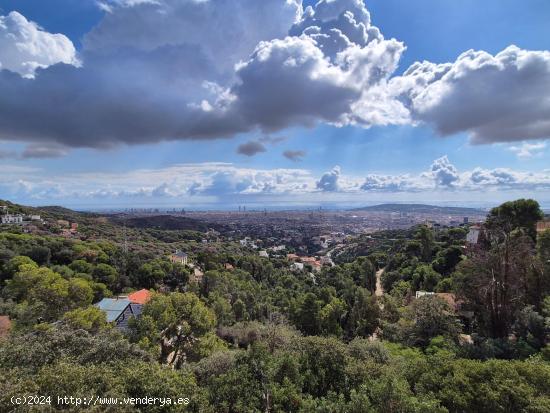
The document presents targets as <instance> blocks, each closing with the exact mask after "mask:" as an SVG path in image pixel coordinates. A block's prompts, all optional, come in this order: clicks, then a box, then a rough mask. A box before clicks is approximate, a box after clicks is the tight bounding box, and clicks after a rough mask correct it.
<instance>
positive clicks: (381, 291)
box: [374, 268, 384, 297]
mask: <svg viewBox="0 0 550 413" xmlns="http://www.w3.org/2000/svg"><path fill="white" fill-rule="evenodd" d="M382 274H384V268H381V269H379V270H378V271H376V290H375V291H374V295H376V296H377V297H382V296H383V295H384V289H383V288H382Z"/></svg>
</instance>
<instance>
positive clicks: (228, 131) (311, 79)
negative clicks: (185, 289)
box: [0, 0, 550, 208]
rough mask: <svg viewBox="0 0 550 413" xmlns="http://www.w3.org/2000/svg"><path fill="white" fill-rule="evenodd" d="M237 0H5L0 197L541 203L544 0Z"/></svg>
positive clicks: (103, 202)
mask: <svg viewBox="0 0 550 413" xmlns="http://www.w3.org/2000/svg"><path fill="white" fill-rule="evenodd" d="M235 1H236V2H231V1H228V0H209V1H207V2H204V3H209V4H208V5H200V4H198V3H196V2H194V1H193V0H188V1H175V0H158V1H155V2H153V4H151V2H150V1H147V0H145V1H143V0H141V1H136V0H105V1H102V2H99V1H92V0H82V1H74V0H50V1H48V2H44V1H39V0H26V1H20V0H17V1H16V0H0V16H4V20H0V67H1V68H3V69H4V70H3V71H1V72H0V73H1V74H2V76H3V78H2V79H0V90H2V89H3V88H4V89H6V91H7V92H3V93H4V95H5V97H4V98H0V107H2V108H6V109H5V110H3V111H4V114H2V113H0V163H1V164H2V165H4V169H5V170H6V171H8V173H7V175H6V174H4V177H3V178H0V198H7V199H11V200H14V201H17V202H22V203H29V204H52V203H55V204H63V205H68V206H77V207H91V208H94V207H99V206H132V205H133V204H136V203H137V204H139V205H154V206H158V205H161V206H162V205H167V206H180V205H181V206H190V207H193V206H196V207H199V206H200V207H205V206H208V207H216V206H217V207H223V206H226V205H228V204H231V205H233V204H239V203H251V204H262V203H264V204H266V205H275V204H276V205H281V204H284V205H286V204H288V205H301V204H307V205H318V204H326V205H338V206H346V205H356V204H361V203H373V202H384V201H395V200H398V201H400V202H401V201H403V202H404V201H407V200H411V201H413V202H421V201H422V202H423V201H430V202H437V203H445V202H447V203H452V204H465V205H466V204H468V205H469V204H476V203H477V204H479V205H491V204H493V203H495V202H500V201H502V200H506V199H512V198H514V197H518V196H529V197H535V198H537V199H539V201H540V202H541V203H542V204H544V205H546V206H550V169H549V168H550V162H549V159H550V145H548V144H547V138H548V137H549V136H550V126H549V125H548V121H547V119H548V118H549V114H550V96H549V92H548V91H549V90H550V57H549V56H550V53H549V52H547V51H548V50H550V25H548V24H547V22H548V19H549V18H550V3H549V2H548V1H545V0H528V1H519V0H518V1H516V0H489V1H484V2H482V3H481V4H480V2H479V1H474V0H462V1H441V0H417V1H403V0H372V1H370V2H367V3H366V5H365V4H363V2H362V0H323V1H321V2H320V4H319V5H317V6H316V5H315V2H312V1H305V2H304V4H303V5H299V4H295V3H293V4H292V6H289V5H288V4H285V0H266V2H265V4H262V5H261V6H258V4H257V3H256V4H254V2H253V1H252V0H235ZM293 1H294V0H293ZM237 3H238V5H237ZM288 3H290V2H288ZM296 3H298V2H296ZM323 3H324V4H323ZM237 6H238V7H237ZM307 6H311V7H312V9H311V12H310V13H311V14H310V15H308V11H307V9H306V7H307ZM13 11H16V12H17V13H18V15H17V16H16V15H14V14H13V13H11V12H13ZM10 13H11V14H10ZM232 13H233V14H232ZM267 13H269V15H270V16H271V19H270V21H269V24H266V23H265V22H264V23H262V22H263V20H262V19H263V18H265V16H262V15H265V14H267ZM344 13H347V14H346V16H352V20H351V21H352V22H353V23H354V24H356V25H357V26H353V27H352V28H351V29H350V28H349V27H350V26H349V25H342V16H343V15H344ZM369 13H370V21H369ZM224 14H225V15H227V19H226V20H227V21H224V20H223V17H220V15H222V16H223V15H224ZM186 15H187V16H188V15H195V16H198V17H196V18H195V20H197V21H196V22H194V21H191V20H190V19H189V18H188V17H185V16H186ZM19 16H20V17H19ZM136 16H137V17H136ZM158 16H162V17H158ZM186 19H187V20H186ZM200 19H203V21H200ZM220 19H221V20H220ZM232 21H233V22H234V21H238V22H240V25H241V27H240V28H239V29H235V28H232V27H231V22H232ZM2 22H4V29H1V27H2ZM136 22H138V23H141V26H138V23H136ZM199 24H201V26H200V27H199V26H198V25H199ZM134 25H135V26H136V27H134ZM172 25H173V26H172ZM193 25H197V27H195V26H193ZM226 25H227V27H226ZM172 27H174V29H172ZM180 27H184V28H183V29H180ZM203 27H207V29H204V28H203ZM306 27H307V29H306ZM312 27H321V28H320V29H319V33H315V34H311V33H312ZM371 28H378V29H379V32H381V33H382V35H377V34H376V32H375V31H370V30H371ZM335 29H336V30H337V31H338V33H340V35H341V36H340V37H339V39H338V41H340V40H341V39H345V41H344V43H342V44H345V45H344V46H342V45H341V44H339V46H338V47H340V48H339V49H338V50H337V51H338V53H340V55H341V56H346V58H347V59H348V60H347V61H344V60H343V59H340V60H338V59H339V58H338V57H337V55H336V54H335V53H333V52H332V51H331V49H329V47H332V46H330V44H329V42H328V41H327V40H326V39H327V38H328V34H327V33H334V32H335ZM2 30H3V31H2ZM315 30H316V29H315ZM346 30H349V32H347V31H346ZM29 33H31V35H29ZM55 33H60V34H62V35H64V38H62V39H60V38H59V37H54V36H53V34H55ZM357 33H361V35H364V39H363V38H360V39H359V40H355V39H356V37H354V36H357ZM289 34H290V36H291V37H286V36H288V35H289ZM18 36H19V37H18ZM316 36H317V37H316ZM62 37H63V36H62ZM13 38H19V43H17V44H18V45H20V44H21V43H22V42H23V43H25V42H27V43H28V47H27V48H26V49H25V48H24V50H23V51H21V48H20V47H16V46H14V44H11V43H10V41H11V40H10V39H13ZM21 39H22V40H21ZM220 39H221V40H220ZM391 39H396V41H392V40H391ZM225 40H227V41H225ZM332 40H333V39H331V41H332ZM262 41H263V43H260V42H262ZM325 41H327V43H326V45H325V44H324V43H323V42H325ZM398 42H401V43H398ZM511 45H515V46H517V48H515V49H514V48H510V46H511ZM256 48H259V49H262V50H263V52H265V54H264V55H262V54H261V53H257V54H254V53H253V52H254V49H256ZM259 49H258V50H259ZM470 49H474V50H476V51H481V52H483V54H475V55H474V54H472V55H462V54H463V53H464V52H466V51H468V50H470ZM2 50H4V51H2ZM28 50H34V52H33V53H31V55H29V53H30V52H28ZM121 51H122V52H121ZM461 55H462V57H461V58H459V56H461ZM121 56H122V57H121ZM315 59H320V60H315ZM417 61H421V62H422V61H426V62H427V63H426V64H425V65H424V66H422V68H420V69H418V70H417V71H416V72H415V71H411V70H409V71H408V72H407V69H408V68H409V67H410V66H411V65H413V64H414V63H415V62H417ZM190 62H198V63H196V65H197V66H196V67H194V66H193V65H195V63H190ZM239 62H241V63H239ZM289 62H291V63H292V64H291V65H290V66H292V68H291V69H289ZM296 62H298V63H296ZM349 62H352V65H353V64H355V66H354V67H355V69H353V70H352V69H351V68H350V63H349ZM310 63H311V64H310ZM444 63H451V64H450V65H448V66H443V65H442V64H444ZM239 64H241V66H239V67H237V66H238V65H239ZM236 65H237V66H236ZM300 65H303V66H300ZM191 66H193V67H191ZM439 71H444V72H445V75H444V76H443V77H442V78H439V77H438V76H437V75H436V74H437V73H438V72H439ZM372 73H376V75H372ZM13 76H16V78H14V77H13ZM14 79H15V81H14ZM319 79H321V80H319ZM278 82H279V83H278ZM294 82H295V83H294ZM422 82H424V83H422ZM209 85H214V86H209ZM2 99H3V100H2ZM27 106H28V107H27ZM286 106H288V109H287V108H286ZM22 107H23V108H22ZM29 117H30V118H31V119H32V121H31V122H29ZM35 118H36V120H34V119H35ZM29 124H30V126H29ZM247 148H248V149H247ZM250 148H255V149H250ZM285 153H286V156H285V155H284V154H285ZM325 183H326V185H325Z"/></svg>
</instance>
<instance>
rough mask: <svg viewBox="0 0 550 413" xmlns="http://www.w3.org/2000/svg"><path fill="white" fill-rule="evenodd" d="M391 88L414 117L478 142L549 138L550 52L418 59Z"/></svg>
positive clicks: (446, 132) (513, 50)
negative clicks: (451, 59) (436, 61)
mask: <svg viewBox="0 0 550 413" xmlns="http://www.w3.org/2000/svg"><path fill="white" fill-rule="evenodd" d="M391 82H392V85H391V87H392V88H394V93H396V94H399V95H400V98H401V100H402V101H403V102H404V104H405V105H406V106H407V107H408V108H410V111H411V116H412V118H413V119H416V120H419V121H424V122H427V123H430V124H433V125H434V126H435V128H436V129H437V130H438V131H439V133H440V134H442V135H450V134H453V133H457V132H462V131H467V132H469V133H470V136H471V138H472V142H473V143H478V144H481V143H492V142H509V141H518V140H525V139H539V138H543V139H544V138H549V137H550V94H549V93H548V91H550V52H548V51H527V50H522V49H519V48H518V47H516V46H510V47H508V48H506V49H505V50H503V51H502V52H500V53H498V54H497V55H495V56H492V55H490V54H489V53H486V52H483V51H473V50H469V51H467V52H465V53H463V54H462V55H460V56H459V57H458V59H457V60H456V61H455V62H454V63H447V64H434V63H430V62H423V63H415V64H414V65H412V66H411V67H410V68H409V69H408V70H407V71H406V72H405V74H404V75H403V76H402V77H396V78H394V79H392V81H391Z"/></svg>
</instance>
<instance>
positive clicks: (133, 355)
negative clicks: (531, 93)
mask: <svg viewBox="0 0 550 413" xmlns="http://www.w3.org/2000/svg"><path fill="white" fill-rule="evenodd" d="M10 208H14V209H15V208H19V210H20V211H22V212H25V209H24V208H22V207H19V206H13V205H10ZM41 213H42V214H43V215H44V214H45V216H46V215H47V214H51V215H50V216H49V217H51V218H50V219H55V220H59V219H62V220H63V219H64V220H70V221H76V220H78V222H79V223H80V227H81V230H82V233H83V234H85V236H83V237H81V238H67V237H63V236H60V235H59V234H58V233H56V231H55V230H54V228H53V227H52V229H51V230H49V229H48V226H47V225H45V226H44V227H43V229H41V230H40V231H39V232H38V233H33V234H29V233H25V231H23V230H22V229H21V228H16V227H13V226H2V227H0V228H1V229H0V288H1V292H0V297H1V298H0V316H3V317H4V319H5V320H9V323H10V325H11V327H10V328H9V329H8V328H6V329H5V331H2V330H0V334H1V337H0V411H2V412H4V411H6V412H8V411H14V410H13V409H14V406H13V405H12V404H11V402H10V400H11V398H12V396H19V395H23V394H36V395H45V396H52V397H53V398H56V397H57V396H65V395H74V396H84V395H94V396H96V395H99V396H102V397H103V396H105V397H120V398H122V397H146V396H151V397H174V398H177V397H187V398H189V400H190V403H189V404H188V405H178V406H159V405H156V406H153V405H149V406H135V407H129V406H124V407H120V406H117V407H116V410H114V408H111V410H109V409H108V408H107V407H105V406H79V407H75V406H60V405H58V404H56V403H52V405H51V406H50V407H44V406H42V407H40V406H35V407H34V409H33V408H32V407H31V406H25V407H20V408H19V410H17V411H56V410H64V411H75V412H77V411H117V412H118V411H143V412H164V411H165V412H176V411H190V412H212V413H214V412H216V413H218V412H227V413H229V412H327V413H329V412H330V413H332V412H341V413H348V412H352V413H359V412H384V413H386V412H531V413H534V412H550V385H549V383H550V344H549V343H550V230H546V231H537V230H536V224H537V222H538V221H540V220H542V219H543V218H544V217H543V214H542V211H541V210H540V208H539V205H538V204H537V203H536V202H535V201H532V200H518V201H514V202H509V203H505V204H503V205H501V206H499V207H497V208H494V209H493V210H491V212H490V213H489V214H488V217H487V220H486V222H485V223H484V224H482V225H479V226H476V227H475V228H474V227H468V226H463V227H457V228H440V229H434V228H430V227H429V226H425V225H421V226H416V227H413V228H411V229H409V230H399V231H384V232H380V233H377V234H373V235H372V236H369V237H366V236H363V235H361V236H358V237H355V238H353V239H351V240H349V241H348V242H347V244H346V247H345V248H342V250H341V251H340V259H338V257H334V258H335V261H336V263H337V264H336V265H334V266H330V265H325V266H323V267H322V268H321V269H320V270H319V271H318V272H315V271H312V270H311V268H309V267H307V266H305V267H304V268H303V269H298V270H297V269H296V268H293V267H292V265H291V262H290V261H289V258H287V256H285V255H283V256H280V257H270V258H264V257H260V256H258V253H257V252H255V251H254V250H252V249H250V248H247V247H244V246H241V245H240V244H239V243H237V242H234V241H232V240H228V239H225V238H224V237H223V234H222V236H220V237H219V239H218V238H217V239H215V240H212V241H208V242H202V239H205V237H206V235H205V231H206V230H207V229H208V226H194V227H188V226H183V227H181V228H179V227H178V228H177V229H171V228H169V227H167V226H166V225H168V224H166V223H167V222H168V223H169V221H163V224H162V225H154V226H153V227H152V225H151V224H150V223H148V222H147V221H146V220H142V221H139V222H135V223H132V224H131V225H126V221H122V220H117V219H106V218H105V217H101V216H96V215H92V214H90V215H80V214H76V213H73V212H70V211H69V212H66V211H65V210H59V209H50V210H42V211H41ZM94 223H95V224H94ZM182 225H183V224H182ZM473 230H475V231H477V232H476V234H477V237H476V238H475V240H474V239H472V238H471V237H470V236H469V235H468V240H467V234H469V233H471V231H473ZM176 250H178V251H184V252H185V253H186V254H187V257H188V260H189V263H187V264H184V263H180V262H175V260H173V259H172V260H171V259H170V258H169V256H170V254H172V253H174V252H175V251H176ZM197 271H198V272H197ZM199 273H200V275H197V274H199ZM140 289H148V290H150V291H151V292H152V298H151V299H150V301H148V302H147V303H146V304H145V305H144V307H143V311H142V312H141V314H140V315H139V316H137V317H132V318H131V319H130V320H129V322H128V328H126V329H120V328H116V326H114V325H113V323H109V322H107V318H106V315H105V313H104V312H103V311H102V310H101V309H100V308H98V307H97V306H96V305H94V304H96V303H98V302H99V301H101V300H102V299H103V298H108V297H117V296H127V295H128V293H130V292H133V291H136V290H140Z"/></svg>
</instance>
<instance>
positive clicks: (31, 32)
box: [0, 11, 79, 78]
mask: <svg viewBox="0 0 550 413" xmlns="http://www.w3.org/2000/svg"><path fill="white" fill-rule="evenodd" d="M56 63H67V64H72V65H78V64H79V62H78V59H77V56H76V50H75V48H74V46H73V43H72V42H71V41H70V40H69V39H68V38H67V37H66V36H64V35H62V34H53V33H48V32H47V31H45V30H43V29H42V28H40V27H39V26H38V25H37V24H36V23H34V22H32V21H29V20H27V19H26V18H25V16H23V15H22V14H20V13H18V12H16V11H12V12H11V13H9V14H8V15H7V16H0V69H7V70H10V71H12V72H16V73H19V74H20V75H21V76H24V77H27V78H32V77H34V74H35V71H36V69H38V68H45V67H48V66H51V65H53V64H56Z"/></svg>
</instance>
